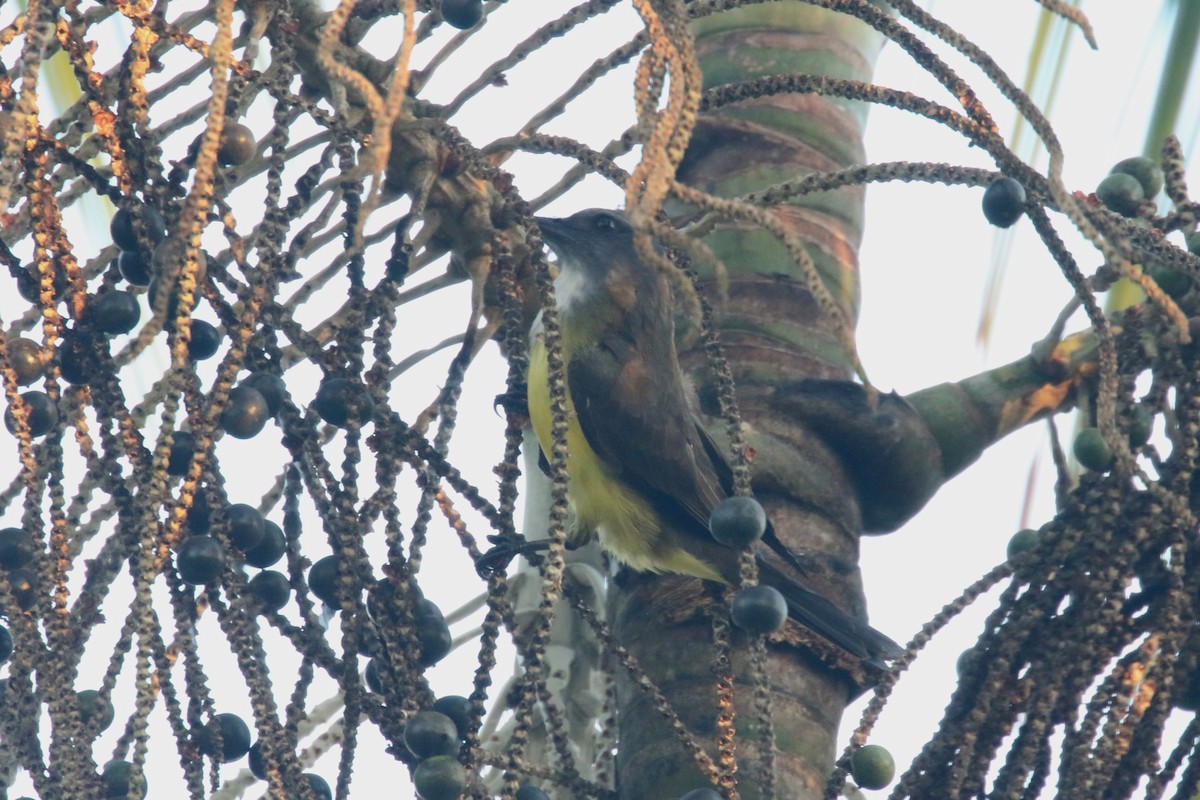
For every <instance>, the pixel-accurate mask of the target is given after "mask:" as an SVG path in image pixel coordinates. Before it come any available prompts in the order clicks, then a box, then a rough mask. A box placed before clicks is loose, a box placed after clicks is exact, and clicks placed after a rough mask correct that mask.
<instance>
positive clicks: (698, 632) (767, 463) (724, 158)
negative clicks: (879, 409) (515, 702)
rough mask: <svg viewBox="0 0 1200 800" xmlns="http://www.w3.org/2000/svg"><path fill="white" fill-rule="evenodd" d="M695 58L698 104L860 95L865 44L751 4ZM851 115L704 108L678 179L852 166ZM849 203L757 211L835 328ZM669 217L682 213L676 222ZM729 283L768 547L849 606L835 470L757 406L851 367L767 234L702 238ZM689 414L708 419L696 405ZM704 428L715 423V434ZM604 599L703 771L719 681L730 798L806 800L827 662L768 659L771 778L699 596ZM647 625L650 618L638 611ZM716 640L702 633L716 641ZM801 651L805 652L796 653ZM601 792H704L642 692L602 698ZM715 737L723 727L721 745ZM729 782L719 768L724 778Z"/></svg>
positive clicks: (709, 187)
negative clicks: (709, 94) (774, 544)
mask: <svg viewBox="0 0 1200 800" xmlns="http://www.w3.org/2000/svg"><path fill="white" fill-rule="evenodd" d="M694 31H695V36H696V50H697V53H698V55H699V57H700V60H701V65H702V67H703V71H704V79H705V88H706V90H707V89H712V88H714V87H716V86H721V85H725V84H729V83H734V82H739V81H745V80H749V79H753V78H757V77H761V76H768V75H776V74H781V73H810V74H811V73H817V74H826V75H833V76H837V77H841V78H853V79H858V80H864V81H865V80H869V78H870V71H871V68H872V64H873V61H874V59H875V56H876V54H877V52H878V50H879V47H880V44H881V38H880V37H879V36H878V35H877V34H876V32H875V31H873V30H871V29H870V28H868V27H867V26H866V25H864V24H863V23H862V22H860V21H858V20H856V19H854V18H852V17H849V16H845V15H841V14H834V13H831V12H829V11H826V10H824V9H820V8H816V7H814V6H811V5H808V4H806V3H794V2H786V3H766V4H759V5H750V6H746V7H743V8H739V9H735V10H732V11H726V12H720V13H716V14H713V15H711V16H707V17H703V18H700V19H697V20H696V21H695V23H694ZM865 119H866V108H865V106H864V105H862V104H860V103H855V102H850V101H845V100H841V99H838V98H831V97H825V96H818V95H813V94H779V95H774V96H767V97H763V98H760V99H758V100H752V101H748V102H742V103H737V104H730V105H725V106H723V107H720V108H710V109H708V110H706V111H705V113H704V114H703V117H702V119H701V120H700V122H699V124H698V126H697V128H696V131H695V134H694V136H693V138H692V141H691V145H690V148H689V150H688V154H687V156H686V158H685V159H684V162H683V163H682V165H681V167H680V170H679V177H680V178H681V179H682V180H683V181H684V182H686V183H688V184H689V185H691V186H693V187H696V188H698V189H702V190H704V191H706V192H710V193H712V194H715V195H719V196H723V197H734V196H741V195H744V194H746V193H747V192H750V191H755V190H759V189H762V188H765V187H767V186H769V185H772V184H775V183H778V182H780V181H784V180H788V179H793V178H797V177H801V176H803V175H806V174H808V173H811V172H814V171H822V172H827V171H833V170H838V169H842V168H845V167H847V166H849V165H852V164H861V163H863V161H864V156H863V150H862V128H863V124H864V122H865ZM862 207H863V190H862V188H861V187H852V188H848V189H840V190H837V191H833V192H826V193H821V194H812V195H807V196H804V197H802V198H800V199H799V200H797V201H794V202H789V204H787V205H780V206H776V207H775V208H774V211H775V212H776V213H777V214H778V215H779V217H780V218H781V219H782V220H783V221H784V223H785V224H786V225H787V226H788V227H789V228H790V229H791V230H792V231H793V232H794V233H795V234H797V235H799V236H801V237H802V238H803V239H804V240H805V241H806V242H807V243H808V249H809V253H810V254H811V256H812V259H813V260H814V262H815V263H816V265H817V268H818V270H819V272H820V273H821V275H822V277H823V279H824V280H825V283H826V285H827V287H828V289H829V291H830V293H831V294H832V295H833V296H834V297H835V298H837V299H838V301H839V303H840V304H841V306H842V307H843V309H844V311H845V315H846V318H847V319H848V320H853V319H854V318H855V317H856V314H857V307H858V271H857V250H858V245H859V241H860V238H861V223H862ZM672 211H673V213H675V214H676V215H677V216H680V217H682V216H685V215H687V214H688V213H689V211H690V210H689V209H686V208H684V207H682V206H675V207H673V209H672ZM705 243H706V244H707V245H708V246H709V247H710V248H712V250H713V251H714V252H715V253H716V254H717V255H718V256H719V257H720V258H721V260H722V261H723V262H724V263H725V265H726V266H727V267H728V270H729V279H730V280H729V285H728V294H727V296H726V297H725V298H724V299H723V302H722V301H721V300H719V299H718V298H717V295H716V294H715V292H716V281H715V280H714V279H713V276H711V275H707V276H702V277H703V279H704V281H705V283H706V285H707V288H708V290H709V291H708V295H709V297H711V298H713V301H714V303H715V304H716V305H717V306H718V314H719V325H720V330H721V338H722V341H723V343H724V346H725V354H726V356H727V358H728V359H729V363H730V367H731V369H732V371H733V374H734V378H735V380H736V381H737V386H738V401H739V404H740V408H741V414H742V419H743V420H744V422H745V423H746V425H747V429H748V439H749V443H750V445H751V446H752V448H753V450H754V458H753V465H752V468H753V470H754V474H755V481H754V484H755V492H756V494H757V496H758V498H759V499H760V501H762V502H763V504H764V506H765V507H766V508H767V511H768V514H769V515H770V516H771V519H772V520H773V523H774V525H775V527H776V529H777V530H778V531H779V534H780V536H781V538H783V539H784V541H785V542H787V543H788V545H789V546H790V547H791V548H792V549H793V550H794V551H796V552H800V553H804V554H805V556H806V559H807V561H808V562H809V567H810V568H809V570H808V579H809V581H810V583H811V585H812V587H813V588H814V589H817V590H819V591H821V592H822V593H823V594H825V595H826V596H827V597H829V598H830V599H832V600H834V601H835V602H837V603H838V604H839V605H841V606H842V607H843V608H846V609H850V610H854V611H859V610H861V609H862V608H863V605H864V601H863V595H862V587H861V585H860V581H859V573H858V568H857V561H858V539H859V535H860V532H861V529H862V520H861V517H862V515H861V513H860V509H859V507H858V502H857V500H856V495H855V491H854V489H853V487H852V486H851V483H850V480H849V477H848V476H847V474H846V472H845V470H844V468H843V466H842V464H841V463H840V461H839V459H838V458H837V456H836V455H835V454H834V453H833V451H832V450H831V449H830V447H829V446H827V445H826V444H825V442H824V441H823V440H822V439H821V438H820V437H819V436H818V435H817V434H816V433H814V432H813V431H812V430H810V429H809V428H807V427H806V426H805V424H804V422H803V421H802V420H798V419H796V418H794V417H793V416H791V415H789V414H786V413H784V412H783V411H781V410H780V409H779V408H778V404H776V403H773V402H772V401H771V397H772V392H773V391H774V390H775V387H778V386H780V385H786V384H789V383H791V382H793V381H796V380H798V379H803V378H826V379H846V378H848V377H849V376H850V375H851V365H850V363H849V362H848V359H847V357H846V354H845V353H844V352H843V349H842V348H840V347H839V346H838V344H837V341H838V338H837V332H836V328H835V324H836V323H835V321H834V320H832V319H830V318H829V317H828V316H827V315H825V314H822V313H821V312H820V311H819V309H818V308H817V304H816V303H815V302H814V299H813V297H812V296H811V295H810V294H809V292H808V291H807V290H806V289H805V284H804V281H803V278H802V276H801V275H800V273H799V270H798V268H797V265H796V264H794V263H792V261H791V260H790V259H789V258H788V256H787V253H786V251H785V250H784V248H783V247H782V245H780V244H779V243H778V242H777V241H776V240H775V239H774V238H773V237H772V236H771V235H770V234H768V233H766V232H765V231H763V230H762V229H759V228H751V227H749V226H744V227H743V226H738V225H735V224H732V223H730V224H725V225H722V226H721V227H719V228H718V229H717V230H716V231H714V232H713V233H712V234H711V235H709V236H708V237H707V238H706V239H705ZM681 360H682V361H683V364H684V368H685V369H686V370H687V371H689V372H690V373H691V375H692V376H693V377H694V378H695V380H696V382H697V386H698V387H699V389H700V395H701V398H702V399H705V398H707V397H708V396H710V395H711V394H712V392H711V391H706V387H708V388H711V384H712V376H711V374H710V372H709V370H708V368H707V359H706V357H705V354H704V352H703V350H702V349H700V348H698V347H697V348H693V349H691V350H690V351H686V352H683V353H681ZM706 405H707V407H706V408H705V411H706V412H707V413H710V414H711V413H714V412H715V408H713V407H712V405H713V404H712V403H708V404H706ZM719 427H720V420H719V419H716V423H715V424H714V432H715V431H716V430H717V429H718V428H719ZM614 583H615V585H614V587H613V589H612V591H611V593H610V619H611V620H612V624H613V625H614V627H615V632H616V633H617V637H618V640H619V641H621V642H622V643H623V644H625V645H626V646H627V647H628V648H629V650H630V652H631V654H632V655H633V656H634V657H635V658H636V659H637V662H638V663H639V664H641V665H642V667H643V668H644V669H645V670H646V671H647V673H648V674H649V675H650V677H651V678H652V679H653V681H654V682H655V684H656V685H657V686H658V687H659V688H660V689H661V690H662V691H663V693H664V694H665V695H666V697H667V698H668V700H669V701H670V704H671V706H672V707H673V708H674V709H675V711H676V712H677V713H678V715H679V717H680V719H681V720H682V721H683V722H684V723H685V724H686V726H687V728H688V729H689V730H690V731H691V732H692V733H693V734H695V735H696V737H697V738H698V739H700V740H701V741H702V742H703V743H704V745H705V746H706V748H707V750H708V752H709V753H712V754H713V755H714V758H715V760H716V761H717V763H718V769H720V761H721V756H720V755H719V751H720V750H721V747H720V746H719V744H718V737H719V735H720V733H721V730H722V729H721V726H720V725H719V724H718V702H717V700H716V698H717V686H718V683H719V680H720V678H721V676H722V673H725V672H730V671H732V674H733V675H734V679H733V682H734V691H735V716H734V718H733V720H732V723H731V725H732V728H733V729H734V730H736V734H737V743H736V759H737V770H736V780H737V789H738V793H739V796H740V797H742V798H745V799H746V800H749V799H750V798H757V797H763V796H766V794H765V792H766V791H767V790H768V787H770V785H771V783H772V780H773V782H774V793H775V796H778V797H781V798H782V797H787V798H810V797H820V796H821V794H822V789H823V787H824V784H825V780H826V777H827V775H828V773H829V771H830V769H831V766H832V763H833V761H834V756H835V748H836V742H835V736H836V734H837V729H838V725H839V722H840V718H841V715H842V712H843V709H844V707H845V705H846V703H847V701H848V700H849V699H850V698H851V696H852V695H853V694H854V693H855V692H856V691H857V687H858V684H857V682H856V681H857V680H861V679H862V675H861V674H860V675H858V676H851V674H850V673H849V672H847V671H846V670H845V669H843V667H845V666H849V665H847V664H845V663H844V662H840V661H839V657H838V654H837V653H836V652H832V651H833V648H831V647H830V646H825V645H822V644H821V643H820V642H813V641H812V639H811V637H810V636H809V634H808V633H807V632H806V631H803V630H800V629H799V628H798V627H797V626H789V628H788V629H787V630H785V632H784V637H783V638H782V640H780V641H773V642H771V643H770V645H769V647H768V658H767V670H766V676H767V683H768V685H769V693H770V697H771V705H772V709H773V714H772V716H773V727H774V745H775V748H776V749H777V751H778V752H777V755H776V756H775V773H776V774H775V777H774V778H773V779H771V778H769V777H768V776H766V774H765V773H766V770H768V769H769V768H770V766H769V763H768V762H767V761H764V760H763V759H762V758H761V752H760V748H759V744H760V743H761V742H762V741H763V739H762V731H763V729H764V728H763V724H764V722H765V720H764V719H762V717H761V715H760V714H759V713H758V712H757V711H756V710H755V704H754V681H753V678H752V674H753V672H752V670H751V667H750V661H751V653H752V646H751V643H749V642H748V641H747V640H746V639H745V637H743V636H741V635H740V634H738V633H736V632H735V633H733V634H731V641H732V648H731V649H732V652H733V654H734V655H733V658H732V668H731V669H730V667H729V666H727V665H724V664H721V663H720V662H719V660H717V659H718V652H719V648H718V647H717V646H716V645H714V626H713V622H712V614H710V612H711V611H713V609H714V605H715V607H716V609H717V611H716V613H717V615H718V616H720V615H721V611H720V606H719V604H714V603H712V602H711V600H712V597H713V595H712V594H711V593H710V591H709V589H708V588H706V587H704V586H703V585H702V584H701V583H700V582H699V581H696V580H694V579H687V578H678V577H654V576H647V575H639V574H634V573H630V572H628V571H626V572H624V573H623V574H622V575H620V576H618V579H617V581H615V582H614ZM647 609H653V610H654V611H653V613H648V612H647ZM720 635H723V634H722V632H721V631H720V630H718V636H720ZM809 644H811V645H812V647H811V648H810V647H809ZM619 704H620V709H621V711H620V720H621V723H620V734H619V735H620V747H619V752H620V754H619V757H618V785H619V787H620V789H619V794H620V797H622V798H629V799H630V800H635V798H636V800H648V799H649V798H656V799H657V798H671V797H678V796H680V795H682V794H683V793H685V792H686V791H688V790H690V789H692V788H696V787H698V786H703V785H708V779H707V778H704V777H702V776H701V774H700V772H699V770H698V768H697V766H696V759H695V758H694V757H693V756H692V755H691V754H689V753H688V752H687V751H686V750H685V748H684V747H682V746H681V745H680V742H679V740H678V738H676V737H675V736H674V735H673V734H672V733H671V732H670V731H669V729H668V727H667V725H666V723H665V722H664V721H663V717H662V715H661V714H660V713H659V711H658V710H656V708H655V705H654V703H653V702H651V700H650V699H649V696H648V695H647V693H646V692H644V691H642V690H641V689H639V688H638V687H636V686H635V685H634V683H633V681H632V680H630V679H628V678H625V679H623V680H622V681H621V683H620V685H619ZM726 732H728V729H726ZM725 771H726V772H729V771H730V770H729V769H728V767H727V768H726V770H725Z"/></svg>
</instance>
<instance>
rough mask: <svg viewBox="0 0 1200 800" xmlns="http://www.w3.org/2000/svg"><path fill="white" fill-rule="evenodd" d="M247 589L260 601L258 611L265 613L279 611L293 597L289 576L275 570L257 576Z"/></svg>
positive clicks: (264, 571)
mask: <svg viewBox="0 0 1200 800" xmlns="http://www.w3.org/2000/svg"><path fill="white" fill-rule="evenodd" d="M246 588H247V589H248V590H249V591H250V593H251V594H252V595H254V597H255V599H256V600H258V609H259V610H260V611H263V612H267V611H278V610H279V609H281V608H283V607H284V606H286V605H287V603H288V600H289V599H291V596H292V585H291V584H290V583H288V579H287V576H286V575H284V574H283V573H282V572H276V571H275V570H273V569H268V570H263V571H262V572H260V573H258V574H257V575H255V576H254V577H253V578H251V579H250V581H249V583H247V584H246Z"/></svg>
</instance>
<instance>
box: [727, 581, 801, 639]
mask: <svg viewBox="0 0 1200 800" xmlns="http://www.w3.org/2000/svg"><path fill="white" fill-rule="evenodd" d="M729 615H730V618H731V619H732V620H733V624H734V625H737V626H738V627H739V628H741V629H742V630H744V631H745V632H746V633H749V634H753V635H761V634H765V633H773V632H774V631H777V630H779V629H780V628H782V627H783V626H784V624H785V623H786V622H787V618H788V609H787V601H786V600H784V599H783V595H782V594H780V593H779V590H778V589H776V588H775V587H774V586H764V585H762V584H759V585H758V586H749V587H747V588H745V589H739V590H738V592H737V594H735V595H734V596H733V603H732V604H730V607H729Z"/></svg>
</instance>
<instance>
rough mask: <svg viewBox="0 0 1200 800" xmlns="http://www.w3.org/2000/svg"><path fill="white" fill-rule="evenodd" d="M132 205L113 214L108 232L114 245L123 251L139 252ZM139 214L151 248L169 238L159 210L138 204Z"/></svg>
mask: <svg viewBox="0 0 1200 800" xmlns="http://www.w3.org/2000/svg"><path fill="white" fill-rule="evenodd" d="M132 208H133V206H132V205H130V206H126V207H125V208H120V209H118V210H117V213H115V214H113V218H112V222H111V223H110V224H109V226H108V232H109V233H110V234H112V240H113V244H115V245H116V246H117V247H119V248H121V249H122V250H137V249H138V240H137V233H136V232H135V231H134V225H133V213H132V211H131V209H132ZM137 214H138V215H139V216H140V218H141V223H142V230H143V231H144V232H145V234H146V240H147V241H148V242H149V243H150V246H151V247H153V246H154V245H156V244H158V243H159V242H161V241H162V240H163V239H165V238H167V223H166V222H164V221H163V218H162V214H160V213H158V209H156V208H155V207H154V206H148V205H146V204H145V203H138V204H137Z"/></svg>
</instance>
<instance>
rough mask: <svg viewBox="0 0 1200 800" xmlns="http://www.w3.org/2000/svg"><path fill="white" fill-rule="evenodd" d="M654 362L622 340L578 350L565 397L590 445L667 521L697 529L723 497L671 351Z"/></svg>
mask: <svg viewBox="0 0 1200 800" xmlns="http://www.w3.org/2000/svg"><path fill="white" fill-rule="evenodd" d="M655 363H665V364H670V365H671V368H670V370H668V374H656V373H654V372H653V371H652V369H651V368H650V367H649V365H648V362H647V359H646V358H644V357H643V355H642V353H641V352H640V351H639V350H638V349H637V348H634V347H633V345H632V343H631V342H628V341H624V340H617V341H612V340H610V341H607V342H606V343H605V345H604V346H596V347H586V348H582V349H580V350H579V351H577V352H576V354H575V355H574V356H573V357H572V358H571V362H570V364H569V365H568V368H567V381H568V386H569V388H570V392H571V400H572V403H573V404H574V406H575V412H576V414H577V416H578V419H579V426H580V428H581V429H582V430H583V435H584V436H585V437H586V438H587V441H588V444H589V445H591V447H592V449H593V450H594V451H595V452H596V455H598V456H599V457H600V458H601V459H602V460H603V461H604V462H605V463H606V464H607V465H608V466H609V467H610V468H611V469H613V470H614V471H615V472H616V473H618V474H619V476H620V477H621V478H622V479H623V480H625V481H626V482H628V483H630V484H631V485H633V486H634V487H635V488H636V489H638V490H639V491H641V492H642V493H643V494H645V495H647V496H648V498H649V499H652V500H653V501H654V505H655V507H656V508H657V509H658V511H659V513H660V514H663V515H664V516H666V517H667V518H668V519H670V520H671V521H672V522H674V523H675V524H677V525H681V526H683V527H685V528H686V529H688V530H690V531H692V532H696V531H695V526H696V525H699V526H701V527H702V528H704V529H707V526H708V517H709V514H710V513H711V511H712V509H713V507H714V506H715V505H716V504H717V503H719V502H720V501H721V500H722V499H724V498H725V496H726V492H725V491H724V489H723V488H722V485H721V480H720V478H719V476H718V475H717V473H716V469H715V467H714V465H713V464H712V462H711V461H710V459H709V456H708V452H707V451H706V449H705V445H704V443H703V442H702V441H701V439H700V437H699V435H698V434H697V428H696V425H695V422H694V421H693V419H692V413H691V410H690V409H689V407H688V404H687V399H686V395H685V393H684V390H683V383H682V377H681V376H680V374H679V371H678V367H677V366H676V364H677V362H676V361H675V358H674V353H673V352H671V353H670V356H669V358H666V359H664V360H659V361H656V362H655Z"/></svg>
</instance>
